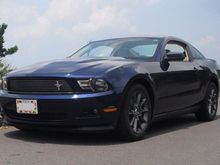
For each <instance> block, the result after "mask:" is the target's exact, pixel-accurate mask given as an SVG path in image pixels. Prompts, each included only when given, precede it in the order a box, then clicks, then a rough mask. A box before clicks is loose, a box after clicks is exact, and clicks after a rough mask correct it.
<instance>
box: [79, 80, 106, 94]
mask: <svg viewBox="0 0 220 165" xmlns="http://www.w3.org/2000/svg"><path fill="white" fill-rule="evenodd" d="M77 82H78V84H79V86H80V88H81V89H83V90H90V91H93V92H105V91H107V90H109V85H108V83H107V81H105V80H103V79H95V78H93V79H85V80H77Z"/></svg>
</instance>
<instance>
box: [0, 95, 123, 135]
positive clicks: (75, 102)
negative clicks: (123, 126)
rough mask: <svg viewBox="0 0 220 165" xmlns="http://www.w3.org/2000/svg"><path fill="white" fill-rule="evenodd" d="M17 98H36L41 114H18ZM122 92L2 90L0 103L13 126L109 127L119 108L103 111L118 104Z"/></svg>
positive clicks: (85, 128)
mask: <svg viewBox="0 0 220 165" xmlns="http://www.w3.org/2000/svg"><path fill="white" fill-rule="evenodd" d="M16 99H33V100H37V103H38V115H30V114H18V113H17V111H16ZM119 100H120V95H117V94H115V93H114V92H113V91H108V92H102V93H91V94H73V95H63V94H62V95H24V94H22V95H21V94H10V93H1V94H0V105H1V106H2V108H3V111H4V113H5V119H6V121H7V122H8V123H9V124H11V125H14V126H18V127H19V126H24V127H30V128H39V129H41V128H42V129H44V128H49V129H63V130H65V129H70V130H80V131H81V130H82V131H87V130H88V131H93V130H106V129H114V127H115V124H116V122H117V116H118V110H117V111H114V112H104V111H103V109H106V108H107V107H116V108H117V107H118V105H119Z"/></svg>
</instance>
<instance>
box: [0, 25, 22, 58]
mask: <svg viewBox="0 0 220 165" xmlns="http://www.w3.org/2000/svg"><path fill="white" fill-rule="evenodd" d="M7 27H8V25H6V24H5V23H3V24H2V25H0V58H1V57H5V56H7V55H11V54H13V53H15V52H17V50H18V47H17V46H13V47H11V48H8V49H6V48H4V45H3V44H4V42H5V41H4V34H5V30H6V29H7Z"/></svg>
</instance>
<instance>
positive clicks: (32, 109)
mask: <svg viewBox="0 0 220 165" xmlns="http://www.w3.org/2000/svg"><path fill="white" fill-rule="evenodd" d="M16 108H17V113H23V114H34V115H37V114H38V109H37V100H23V99H16Z"/></svg>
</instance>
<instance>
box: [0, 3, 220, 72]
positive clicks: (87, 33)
mask: <svg viewBox="0 0 220 165" xmlns="http://www.w3.org/2000/svg"><path fill="white" fill-rule="evenodd" d="M219 9H220V1H219V0H37V1H30V0H0V24H1V23H3V22H4V23H7V24H8V29H7V30H6V34H5V41H6V43H5V46H6V47H10V46H14V45H15V44H16V45H17V46H18V48H19V50H18V52H17V53H16V54H14V55H11V56H7V57H6V58H5V59H4V61H5V62H7V63H9V64H11V65H12V66H13V67H15V68H20V67H23V66H26V65H31V64H34V63H37V62H39V61H48V60H52V59H61V58H65V57H67V56H69V55H71V54H72V53H74V52H75V51H76V50H78V49H79V48H80V47H82V46H83V45H85V44H87V43H88V42H90V41H94V40H100V39H107V38H118V37H130V36H164V35H165V36H176V37H179V38H182V39H184V40H186V41H188V42H190V43H192V44H193V45H194V46H195V47H197V48H198V49H199V50H200V51H201V52H202V53H203V54H204V55H205V56H206V57H207V58H213V59H216V60H217V61H218V63H219V64H220V10H219Z"/></svg>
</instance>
